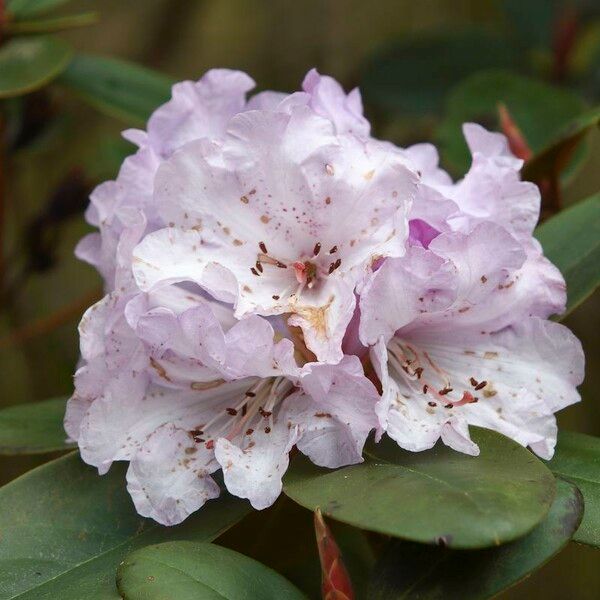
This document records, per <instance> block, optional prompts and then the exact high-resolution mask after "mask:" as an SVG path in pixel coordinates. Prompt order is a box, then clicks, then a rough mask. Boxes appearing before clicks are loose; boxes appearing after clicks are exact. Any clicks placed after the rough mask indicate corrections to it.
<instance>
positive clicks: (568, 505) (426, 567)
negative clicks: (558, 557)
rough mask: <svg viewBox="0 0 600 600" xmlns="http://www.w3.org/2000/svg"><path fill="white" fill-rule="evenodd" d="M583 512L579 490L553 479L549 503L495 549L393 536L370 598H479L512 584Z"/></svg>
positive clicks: (563, 540) (562, 539) (553, 548)
mask: <svg viewBox="0 0 600 600" xmlns="http://www.w3.org/2000/svg"><path fill="white" fill-rule="evenodd" d="M582 514H583V498H582V496H581V493H580V492H579V490H578V489H577V488H576V487H575V486H574V485H572V484H570V483H567V482H566V481H558V485H557V494H556V499H555V500H554V503H553V504H552V508H551V509H550V512H549V513H548V516H547V517H546V519H544V520H543V521H542V522H541V523H540V524H539V525H538V526H537V527H536V528H535V529H534V530H533V531H532V532H531V533H529V534H528V535H526V536H525V537H523V538H521V539H519V540H516V541H514V542H510V543H508V544H504V545H502V546H499V547H497V548H486V549H484V550H470V551H464V550H449V549H447V548H435V547H431V546H424V545H423V544H414V543H412V542H400V541H396V540H393V541H392V542H391V543H390V545H389V547H388V548H387V550H386V551H385V553H384V554H383V556H382V557H381V558H380V559H379V561H378V563H377V565H376V567H375V569H374V572H373V575H372V578H371V584H370V587H369V593H368V596H367V597H368V598H369V600H398V599H400V598H403V599H405V600H410V599H411V598H419V600H434V599H435V600H439V599H440V598H460V599H461V600H483V599H485V598H491V597H492V596H495V595H496V594H498V593H499V592H501V591H502V590H505V589H506V588H508V587H510V586H512V585H514V584H515V583H517V582H518V581H520V580H521V579H523V578H524V577H526V576H527V575H529V574H530V573H531V572H532V571H534V570H535V569H538V568H539V567H541V566H542V565H543V564H544V563H545V562H546V561H548V560H549V559H550V558H551V557H552V556H554V555H555V554H556V553H557V552H559V551H560V550H561V548H563V547H564V546H565V544H567V542H568V541H569V539H570V538H571V536H572V535H573V533H574V531H575V530H576V529H577V527H578V525H579V523H580V521H581V516H582Z"/></svg>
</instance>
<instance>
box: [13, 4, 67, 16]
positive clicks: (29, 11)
mask: <svg viewBox="0 0 600 600" xmlns="http://www.w3.org/2000/svg"><path fill="white" fill-rule="evenodd" d="M69 1H70V0H8V4H7V5H6V10H7V12H9V13H10V14H11V15H12V16H13V17H16V18H18V19H20V18H22V17H32V16H34V15H40V14H43V13H47V12H49V11H51V10H53V9H55V8H57V7H59V6H61V5H63V4H67V2H69Z"/></svg>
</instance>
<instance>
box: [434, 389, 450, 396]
mask: <svg viewBox="0 0 600 600" xmlns="http://www.w3.org/2000/svg"><path fill="white" fill-rule="evenodd" d="M452 390H453V388H451V387H445V388H443V389H441V390H440V391H439V392H438V394H439V395H440V396H445V395H446V394H449V393H450V392H451V391H452Z"/></svg>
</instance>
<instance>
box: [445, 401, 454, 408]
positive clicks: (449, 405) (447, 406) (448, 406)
mask: <svg viewBox="0 0 600 600" xmlns="http://www.w3.org/2000/svg"><path fill="white" fill-rule="evenodd" d="M453 406H454V404H452V402H450V404H444V408H452V407H453Z"/></svg>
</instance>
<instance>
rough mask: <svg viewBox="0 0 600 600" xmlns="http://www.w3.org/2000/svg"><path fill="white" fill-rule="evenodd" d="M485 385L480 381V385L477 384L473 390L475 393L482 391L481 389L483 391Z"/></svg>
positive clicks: (484, 382)
mask: <svg viewBox="0 0 600 600" xmlns="http://www.w3.org/2000/svg"><path fill="white" fill-rule="evenodd" d="M486 385H487V381H482V382H481V383H478V384H477V385H476V386H475V389H476V390H477V391H479V390H482V389H483V388H484V387H485V386H486Z"/></svg>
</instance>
